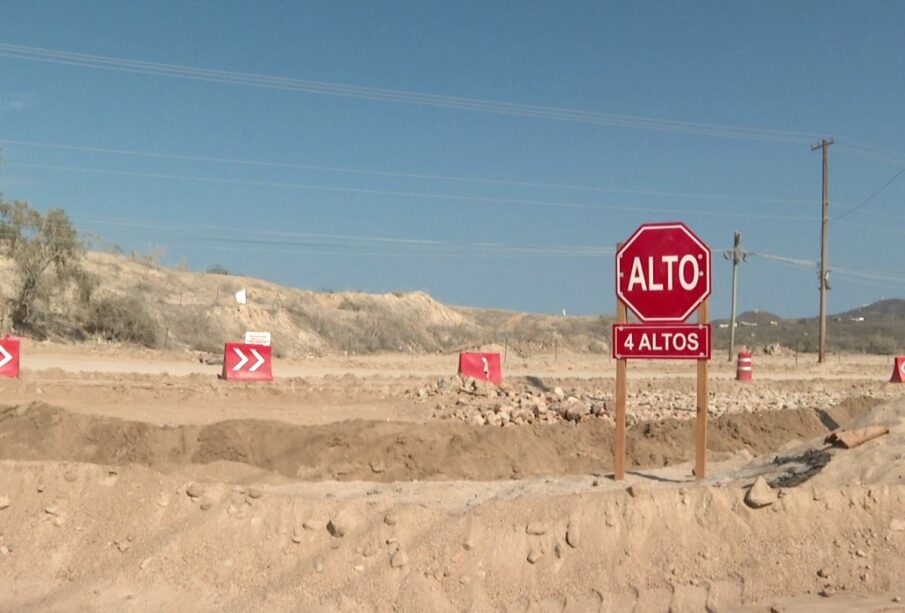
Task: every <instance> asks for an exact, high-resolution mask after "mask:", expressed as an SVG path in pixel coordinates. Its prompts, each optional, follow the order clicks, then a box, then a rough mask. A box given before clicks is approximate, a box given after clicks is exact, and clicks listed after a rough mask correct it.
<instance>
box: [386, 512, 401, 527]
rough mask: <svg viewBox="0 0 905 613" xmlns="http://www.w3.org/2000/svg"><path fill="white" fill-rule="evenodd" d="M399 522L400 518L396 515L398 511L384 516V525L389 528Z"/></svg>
mask: <svg viewBox="0 0 905 613" xmlns="http://www.w3.org/2000/svg"><path fill="white" fill-rule="evenodd" d="M397 521H399V516H398V515H396V511H393V510H390V511H387V513H386V515H384V516H383V523H385V524H386V525H388V526H395V525H396V522H397Z"/></svg>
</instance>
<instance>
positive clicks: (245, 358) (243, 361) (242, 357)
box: [0, 347, 264, 372]
mask: <svg viewBox="0 0 905 613" xmlns="http://www.w3.org/2000/svg"><path fill="white" fill-rule="evenodd" d="M0 349H2V347H0ZM233 351H235V352H236V355H237V356H239V360H241V361H240V362H239V363H238V364H236V365H235V366H233V370H242V367H243V366H245V365H246V364H247V363H248V356H246V355H245V354H244V353H242V350H241V349H239V348H238V347H233ZM251 352H252V354H254V356H255V358H257V360H258V361H257V362H255V365H254V366H252V367H251V368H249V369H248V372H255V371H256V370H258V369H259V368H260V367H261V364H263V363H264V358H262V357H261V354H260V353H258V352H257V351H255V350H254V349H252V350H251ZM4 353H5V352H4ZM2 365H3V363H2V362H0V366H2Z"/></svg>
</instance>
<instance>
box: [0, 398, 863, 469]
mask: <svg viewBox="0 0 905 613" xmlns="http://www.w3.org/2000/svg"><path fill="white" fill-rule="evenodd" d="M878 403H879V401H878V400H876V399H873V398H868V397H864V398H852V399H848V400H846V401H844V402H842V403H841V404H839V405H837V406H836V407H832V408H829V409H826V410H822V409H821V410H814V409H795V410H784V411H771V412H759V413H739V414H730V415H722V416H720V417H718V418H716V419H712V420H711V421H710V434H709V449H711V450H712V451H715V452H727V453H732V452H736V451H740V450H747V451H749V452H751V453H752V454H758V453H763V452H765V451H769V450H772V449H777V448H779V447H781V446H782V445H784V444H786V443H788V442H789V441H792V440H804V439H809V438H813V437H816V436H820V435H823V434H826V433H827V432H829V431H830V430H832V429H834V428H837V427H838V426H839V425H840V424H842V423H845V422H847V421H848V420H849V419H851V418H852V417H854V416H856V415H859V414H861V413H864V412H865V411H867V410H869V409H870V408H871V407H873V406H876V405H877V404H878ZM693 428H694V424H693V422H692V421H689V420H675V419H667V420H664V421H659V422H641V423H638V424H635V425H634V426H633V427H631V428H629V430H628V443H627V452H628V462H629V464H630V466H634V467H644V468H651V467H660V466H669V465H673V464H677V463H680V462H685V461H687V460H689V459H691V458H692V457H693V455H692V454H693V452H694V439H693ZM0 443H2V445H0V458H2V459H12V460H56V461H67V462H90V463H93V464H104V465H123V464H142V465H146V466H167V465H182V464H209V463H213V462H218V461H231V462H240V463H243V464H248V465H250V466H254V467H257V468H261V469H264V470H267V471H273V472H277V473H280V474H282V475H284V476H286V477H290V478H296V477H299V478H303V479H306V480H325V479H336V480H371V481H382V482H388V481H410V480H416V479H417V480H424V479H440V480H443V479H468V480H495V479H507V478H513V477H530V476H541V475H562V474H589V473H599V472H605V471H608V470H610V469H611V468H612V462H613V445H614V432H613V427H612V426H611V425H610V424H609V423H608V422H606V421H603V420H599V419H589V420H585V421H582V422H580V423H578V424H570V423H555V424H549V425H542V426H541V425H534V426H530V425H524V426H512V427H505V428H494V427H486V426H472V425H469V424H465V423H457V422H448V421H440V422H429V423H420V424H413V423H403V422H381V421H366V420H353V421H345V422H335V423H330V424H325V425H316V426H300V425H292V424H286V423H280V422H275V421H269V420H266V421H265V420H251V419H242V420H230V421H222V422H218V423H214V424H210V425H183V426H175V427H167V426H157V425H152V424H148V423H143V422H136V421H127V420H122V419H117V418H110V417H100V416H93V415H85V414H80V413H71V412H69V411H66V410H64V409H61V408H57V407H52V406H48V405H45V404H41V403H33V404H30V405H24V406H19V407H6V408H3V409H0Z"/></svg>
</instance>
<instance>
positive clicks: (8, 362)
mask: <svg viewBox="0 0 905 613" xmlns="http://www.w3.org/2000/svg"><path fill="white" fill-rule="evenodd" d="M18 376H19V339H17V338H10V337H6V338H0V377H12V378H16V377H18Z"/></svg>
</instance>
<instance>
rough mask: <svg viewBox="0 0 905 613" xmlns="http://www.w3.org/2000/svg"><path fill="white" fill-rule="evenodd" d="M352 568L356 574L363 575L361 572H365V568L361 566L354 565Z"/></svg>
mask: <svg viewBox="0 0 905 613" xmlns="http://www.w3.org/2000/svg"><path fill="white" fill-rule="evenodd" d="M352 568H353V569H354V570H355V572H356V573H363V572H365V567H364V565H363V564H356V565H355V566H353V567H352Z"/></svg>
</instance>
